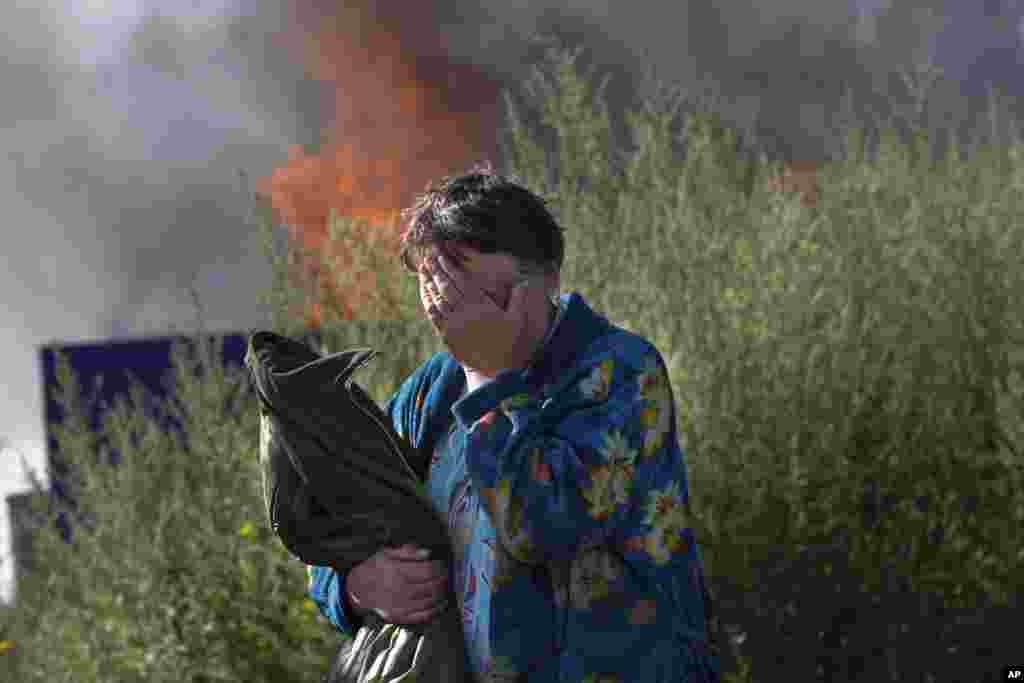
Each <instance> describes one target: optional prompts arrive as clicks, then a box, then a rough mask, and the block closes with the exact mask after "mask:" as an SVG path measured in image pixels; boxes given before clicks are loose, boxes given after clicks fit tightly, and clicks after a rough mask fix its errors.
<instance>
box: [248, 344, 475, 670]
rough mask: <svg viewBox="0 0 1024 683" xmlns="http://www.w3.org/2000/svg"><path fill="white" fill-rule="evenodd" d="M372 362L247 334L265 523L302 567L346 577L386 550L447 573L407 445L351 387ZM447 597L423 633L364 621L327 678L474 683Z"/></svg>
mask: <svg viewBox="0 0 1024 683" xmlns="http://www.w3.org/2000/svg"><path fill="white" fill-rule="evenodd" d="M376 355H377V353H376V352H375V351H374V350H372V349H368V348H356V349H349V350H346V351H341V352H339V353H335V354H332V355H328V356H321V355H320V354H318V353H317V352H316V351H314V350H313V349H311V348H310V347H308V346H306V345H305V344H302V343H300V342H297V341H295V340H293V339H289V338H287V337H283V336H281V335H278V334H275V333H273V332H266V331H264V332H256V333H254V334H252V335H251V336H250V338H249V343H248V348H247V350H246V355H245V364H246V366H247V367H248V369H249V371H250V373H251V375H252V379H253V384H254V387H255V389H256V394H257V396H258V398H259V409H260V439H259V442H260V443H259V461H260V469H261V472H262V478H263V496H264V504H265V507H266V514H267V520H268V522H269V523H270V525H271V527H272V528H273V530H274V532H275V533H276V534H277V536H278V538H280V539H281V542H282V543H283V544H284V546H285V547H286V548H287V549H288V551H289V552H290V553H291V554H292V555H294V556H296V557H297V558H299V559H300V560H302V561H303V562H305V563H306V564H312V565H319V566H331V567H335V568H337V569H338V570H339V571H342V572H347V571H348V570H350V569H351V568H352V567H353V566H355V565H357V564H359V563H361V562H363V561H364V560H366V559H367V558H368V557H370V556H371V555H373V554H375V553H376V552H377V551H378V550H379V549H380V548H382V547H383V546H401V545H405V544H413V545H415V546H417V547H422V548H429V549H430V550H431V556H432V557H434V558H438V559H443V560H444V561H445V562H446V563H447V564H448V566H451V559H452V554H451V552H452V551H451V544H450V542H449V540H448V535H447V527H446V525H445V524H444V522H443V521H441V520H440V519H439V518H438V517H437V515H436V514H435V513H434V511H433V508H432V507H431V506H430V503H429V502H428V500H427V499H426V498H425V496H423V494H422V493H421V492H422V485H423V482H422V478H423V476H424V473H418V472H416V471H415V470H414V469H413V467H412V465H411V464H410V463H412V462H415V461H416V458H415V453H414V451H413V449H412V446H410V445H409V443H408V442H407V441H406V440H405V439H404V438H403V437H401V436H400V435H398V434H397V433H395V431H394V429H392V427H391V423H390V420H389V419H388V417H387V415H385V414H384V412H383V411H382V410H381V409H380V408H379V407H378V406H377V404H376V403H375V402H374V401H373V399H371V398H370V397H369V396H368V395H367V394H366V393H365V392H364V391H363V389H362V388H360V387H359V385H357V384H356V383H355V382H354V381H353V379H352V375H353V373H355V372H356V371H357V370H358V369H359V368H361V367H363V366H365V365H366V364H367V363H368V362H369V361H370V360H372V359H373V358H374V357H375V356H376ZM449 592H450V591H449ZM448 597H449V605H452V606H453V607H451V608H449V609H448V610H446V611H445V612H444V613H443V614H442V615H440V616H439V617H438V618H437V619H435V620H434V621H433V622H431V623H430V624H427V625H424V626H421V627H405V626H397V625H394V624H388V623H385V622H383V621H381V620H380V619H379V618H377V617H376V616H375V615H371V616H370V617H368V618H367V619H365V623H364V624H363V625H362V627H361V628H360V629H359V632H358V633H357V635H356V638H355V639H354V640H352V641H350V642H348V643H346V644H345V645H343V646H342V649H341V651H340V652H339V653H338V656H337V657H336V658H335V660H334V661H333V662H332V665H331V670H330V671H329V672H328V676H327V680H329V681H330V683H371V682H373V683H377V682H379V683H385V682H386V683H409V682H410V681H413V680H415V681H420V682H424V683H428V682H433V681H437V682H439V683H440V682H441V681H446V682H448V681H464V680H470V679H469V678H468V676H469V674H468V672H467V671H466V670H465V661H466V660H465V654H464V651H465V641H464V637H463V634H462V623H461V620H460V619H459V615H458V610H456V609H455V608H454V606H455V605H457V604H458V603H457V601H456V600H455V599H454V596H453V595H449V596H448Z"/></svg>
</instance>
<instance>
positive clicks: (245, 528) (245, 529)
mask: <svg viewBox="0 0 1024 683" xmlns="http://www.w3.org/2000/svg"><path fill="white" fill-rule="evenodd" d="M255 532H256V527H255V525H253V523H252V522H246V523H245V524H243V525H242V527H241V528H240V529H239V530H238V535H239V536H241V537H242V538H249V537H250V536H252V535H253V534H254V533H255Z"/></svg>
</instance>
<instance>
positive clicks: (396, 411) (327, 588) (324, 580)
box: [306, 366, 425, 637]
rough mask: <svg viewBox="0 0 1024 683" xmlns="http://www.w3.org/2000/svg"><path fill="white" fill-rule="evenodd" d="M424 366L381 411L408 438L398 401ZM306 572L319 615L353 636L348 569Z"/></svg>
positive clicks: (405, 410)
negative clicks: (383, 411) (347, 591)
mask: <svg viewBox="0 0 1024 683" xmlns="http://www.w3.org/2000/svg"><path fill="white" fill-rule="evenodd" d="M424 372H425V367H424V366H420V367H419V368H417V369H416V370H415V371H413V373H412V374H411V375H409V376H408V377H407V378H406V379H405V380H404V381H403V382H402V384H401V386H399V387H398V390H397V391H395V392H394V393H393V394H392V395H391V397H390V398H389V399H388V400H387V403H386V406H385V412H386V413H387V414H388V417H390V418H391V422H392V427H393V428H394V429H395V431H396V432H398V433H399V434H401V435H402V436H403V437H406V438H408V434H409V433H410V432H411V417H412V416H411V411H410V408H409V407H408V406H407V404H408V403H409V400H404V401H403V400H400V397H402V396H408V395H410V394H411V393H412V392H413V390H414V388H415V387H417V386H419V385H422V384H423V383H422V381H421V379H422V376H423V374H424ZM306 573H307V574H308V575H309V590H308V592H309V597H310V598H311V599H312V600H313V602H314V603H316V605H317V607H318V608H319V609H320V613H321V614H323V615H324V616H325V617H326V618H327V620H328V621H330V622H331V624H333V625H334V627H335V628H336V629H338V630H339V631H341V632H342V633H347V634H348V635H350V636H353V637H354V636H355V634H356V632H357V631H358V630H359V627H360V626H362V619H360V618H359V617H357V616H356V614H355V612H354V610H353V609H352V606H351V605H350V604H349V602H348V598H347V597H346V591H345V589H346V585H345V584H346V580H347V579H348V572H344V573H339V572H337V571H335V570H334V568H332V567H320V566H316V565H306Z"/></svg>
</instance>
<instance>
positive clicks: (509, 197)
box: [399, 162, 565, 275]
mask: <svg viewBox="0 0 1024 683" xmlns="http://www.w3.org/2000/svg"><path fill="white" fill-rule="evenodd" d="M402 217H403V219H407V220H408V224H407V227H406V229H405V232H403V233H402V241H401V249H400V252H399V258H400V259H401V262H402V266H403V267H404V268H405V269H406V270H408V271H410V272H412V273H416V272H417V268H416V266H417V264H418V263H419V257H420V255H421V253H422V251H423V250H424V249H426V248H429V247H430V246H435V247H437V248H438V249H439V250H440V251H441V252H442V253H443V254H444V255H445V256H446V257H447V258H449V259H450V260H451V261H452V262H453V263H455V264H456V265H457V266H459V267H461V266H462V265H463V260H462V257H461V255H460V254H459V252H458V246H459V245H464V246H468V247H471V248H473V249H475V250H476V251H479V252H481V253H483V254H494V253H504V254H510V255H512V256H514V257H516V260H517V261H518V263H519V266H520V271H521V272H522V273H524V274H531V275H533V274H541V273H553V272H558V271H559V270H560V269H561V268H562V261H563V259H564V258H565V243H564V241H563V238H562V228H561V227H560V226H559V225H558V223H557V222H556V221H555V219H554V216H552V214H551V212H550V211H549V210H548V208H547V205H546V202H545V200H544V199H543V198H541V197H540V196H538V195H536V194H534V193H533V192H531V191H530V190H528V189H526V188H525V187H524V186H523V184H522V183H521V182H519V181H518V179H516V178H514V177H509V176H503V175H498V174H497V173H495V172H494V171H493V169H492V168H491V165H490V163H487V162H485V163H483V164H477V165H476V166H473V167H472V168H471V169H470V170H469V171H468V172H466V173H464V174H462V175H458V176H449V177H446V178H444V179H443V180H441V181H440V182H438V183H435V184H433V185H428V187H427V189H426V191H425V192H423V193H421V194H419V195H418V196H417V197H416V202H415V204H414V205H413V206H412V207H410V208H408V209H405V210H404V211H402Z"/></svg>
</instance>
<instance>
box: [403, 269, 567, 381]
mask: <svg viewBox="0 0 1024 683" xmlns="http://www.w3.org/2000/svg"><path fill="white" fill-rule="evenodd" d="M419 279H420V299H421V301H422V302H423V306H424V310H425V311H426V313H427V317H428V318H429V319H430V323H431V325H432V326H433V327H434V329H435V330H436V331H437V333H438V334H440V335H441V338H442V339H444V342H445V345H446V346H447V347H448V350H449V352H450V353H451V354H452V355H453V356H454V357H455V359H456V360H457V361H459V363H460V364H462V366H463V367H465V368H467V369H470V370H472V371H474V372H476V373H477V374H480V375H483V376H484V377H494V376H495V375H496V374H498V372H500V371H502V370H510V369H519V368H522V367H524V366H525V365H526V363H527V362H528V361H529V360H530V356H531V355H532V353H533V350H534V345H535V344H536V341H537V340H536V339H534V337H536V330H537V329H538V322H539V324H540V329H541V331H542V332H541V334H543V331H544V330H545V329H546V323H547V320H546V318H545V319H544V320H541V321H537V320H534V318H536V317H537V312H536V311H535V310H534V309H535V308H536V301H537V296H538V295H539V296H540V297H541V298H543V296H544V293H543V283H542V282H541V281H540V278H530V279H528V280H526V281H524V282H521V283H519V284H517V285H516V286H514V287H512V288H511V292H510V293H509V295H508V302H507V305H506V306H505V308H504V309H502V308H501V307H499V305H498V304H497V303H496V302H495V300H494V298H492V297H491V295H489V294H488V293H487V292H485V291H484V290H483V289H482V288H481V287H480V285H479V284H478V283H477V282H476V281H474V279H473V278H472V277H471V276H470V275H469V274H468V273H466V272H464V271H462V270H460V269H458V268H456V267H455V265H454V264H453V263H451V262H450V261H448V259H446V258H445V257H444V255H437V256H429V257H428V258H427V259H426V260H425V261H424V264H423V266H422V267H421V269H420V275H419ZM538 288H539V289H540V291H538ZM541 310H542V315H545V314H546V309H544V308H543V307H542V308H541Z"/></svg>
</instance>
